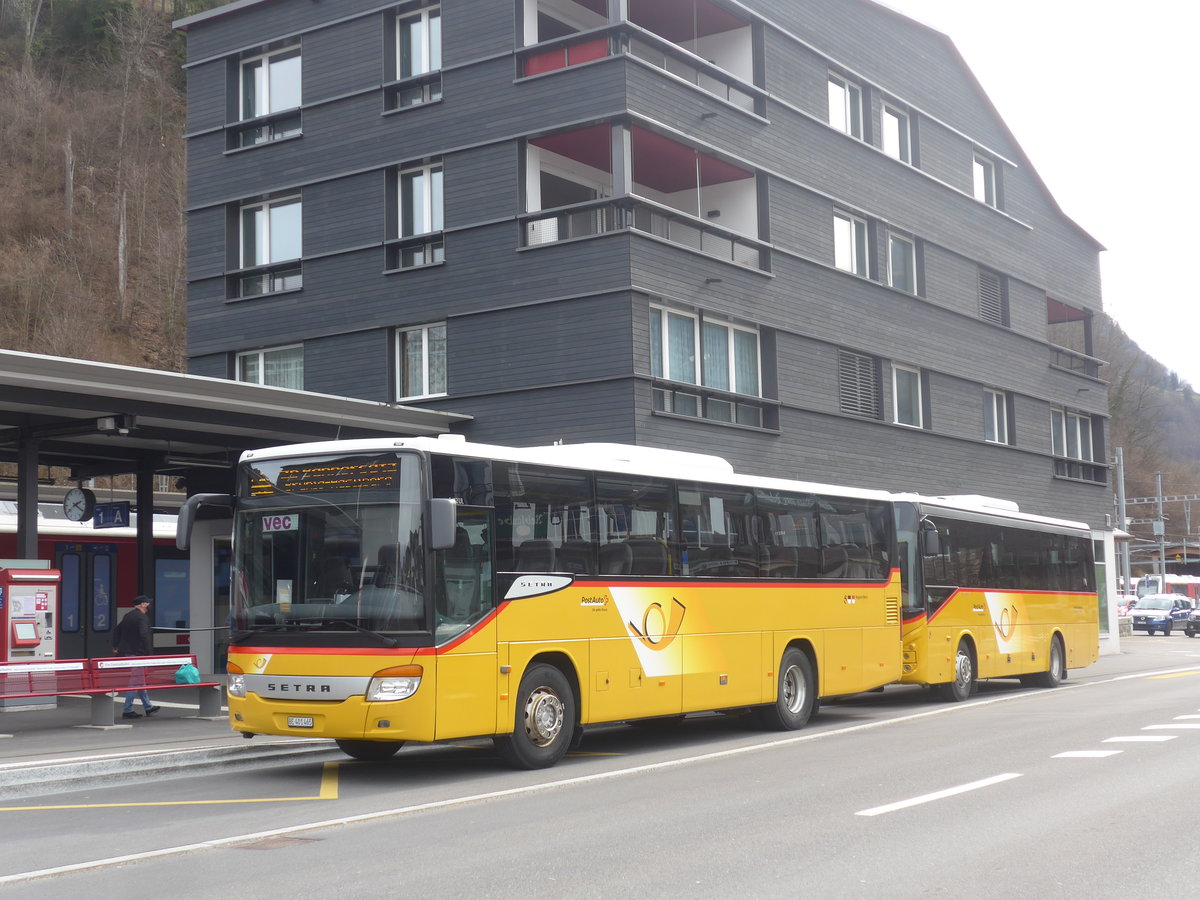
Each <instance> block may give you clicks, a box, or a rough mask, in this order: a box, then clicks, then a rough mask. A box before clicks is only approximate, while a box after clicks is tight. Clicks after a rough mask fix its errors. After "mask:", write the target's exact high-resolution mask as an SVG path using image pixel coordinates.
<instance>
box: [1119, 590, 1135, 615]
mask: <svg viewBox="0 0 1200 900" xmlns="http://www.w3.org/2000/svg"><path fill="white" fill-rule="evenodd" d="M1137 601H1138V598H1137V594H1117V615H1118V616H1127V615H1129V613H1130V611H1131V610H1132V609H1133V608H1134V607H1135V606H1137Z"/></svg>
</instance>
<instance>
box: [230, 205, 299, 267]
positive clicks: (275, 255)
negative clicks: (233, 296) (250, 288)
mask: <svg viewBox="0 0 1200 900" xmlns="http://www.w3.org/2000/svg"><path fill="white" fill-rule="evenodd" d="M293 205H294V206H295V207H296V215H297V217H298V218H297V220H296V230H297V235H298V236H297V244H298V246H297V247H296V250H297V253H296V254H295V255H288V256H281V255H279V252H278V251H277V249H276V247H275V241H274V237H273V235H272V231H273V230H274V226H273V224H272V221H271V212H272V210H276V209H281V208H282V207H285V206H293ZM252 211H262V212H263V213H265V215H264V216H263V218H262V229H261V233H260V232H259V230H257V229H256V231H255V242H254V243H255V251H256V255H255V258H254V259H247V258H246V237H247V235H246V214H247V213H249V212H252ZM303 255H304V206H303V201H302V199H301V197H300V195H299V194H294V195H291V196H287V197H276V198H272V199H270V200H261V201H259V202H257V203H243V204H242V205H241V207H239V208H238V267H239V268H242V269H254V268H258V267H260V266H273V265H276V264H277V263H281V262H289V261H291V260H293V259H300V258H302V256H303Z"/></svg>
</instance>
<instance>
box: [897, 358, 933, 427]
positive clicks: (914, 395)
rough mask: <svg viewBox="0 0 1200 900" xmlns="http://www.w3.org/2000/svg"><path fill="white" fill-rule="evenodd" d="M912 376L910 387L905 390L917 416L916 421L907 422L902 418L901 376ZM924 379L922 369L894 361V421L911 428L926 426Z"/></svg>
mask: <svg viewBox="0 0 1200 900" xmlns="http://www.w3.org/2000/svg"><path fill="white" fill-rule="evenodd" d="M902 375H903V376H911V379H912V380H911V381H910V382H909V385H908V389H907V390H906V391H905V392H904V393H907V394H910V397H909V400H910V401H911V406H912V409H913V411H914V413H915V416H916V421H914V422H906V421H904V420H903V419H901V418H900V397H901V387H900V381H901V376H902ZM924 379H925V373H924V372H922V371H921V370H920V369H916V368H913V367H912V366H902V365H899V364H898V363H892V421H893V422H894V423H895V424H897V425H905V426H907V427H909V428H924V427H925V409H924V402H923V394H924V390H923V388H924Z"/></svg>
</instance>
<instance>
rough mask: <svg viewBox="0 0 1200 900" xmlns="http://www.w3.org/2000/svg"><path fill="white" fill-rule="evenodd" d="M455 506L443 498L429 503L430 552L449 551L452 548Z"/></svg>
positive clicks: (436, 498) (451, 501)
mask: <svg viewBox="0 0 1200 900" xmlns="http://www.w3.org/2000/svg"><path fill="white" fill-rule="evenodd" d="M456 505H457V504H455V502H454V501H453V500H448V499H446V498H444V497H435V498H433V499H432V500H430V501H429V549H430V550H449V549H450V548H451V547H453V546H454V526H455V521H456V519H457V516H456V513H455V506H456Z"/></svg>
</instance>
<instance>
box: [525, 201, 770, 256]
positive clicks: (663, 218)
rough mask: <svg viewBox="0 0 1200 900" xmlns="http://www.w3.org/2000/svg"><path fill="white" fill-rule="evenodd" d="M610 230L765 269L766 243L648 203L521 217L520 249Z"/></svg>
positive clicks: (593, 205)
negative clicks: (649, 237) (639, 233)
mask: <svg viewBox="0 0 1200 900" xmlns="http://www.w3.org/2000/svg"><path fill="white" fill-rule="evenodd" d="M614 231H635V232H642V233H644V234H648V235H652V236H654V237H656V238H661V239H662V240H665V241H669V242H670V243H672V244H678V245H680V246H682V247H686V248H688V249H690V250H695V251H697V252H699V253H703V254H704V255H705V256H711V257H713V258H714V259H720V260H723V261H724V262H730V263H736V264H737V265H740V266H747V267H749V268H753V269H758V270H760V271H768V270H769V247H768V245H766V244H764V243H762V242H760V241H756V240H751V239H749V238H746V237H745V236H743V235H738V234H735V233H733V232H731V231H726V230H725V229H723V228H720V227H719V226H716V225H713V224H711V223H709V222H705V221H703V220H701V219H698V218H696V217H694V216H690V215H687V214H684V213H680V212H678V211H677V210H673V209H671V208H670V207H667V206H662V205H660V204H658V203H654V202H653V201H650V200H641V199H637V198H633V197H626V198H622V199H619V200H597V201H593V202H590V203H577V204H573V205H571V206H565V207H561V208H559V209H553V210H539V211H538V212H536V213H529V214H527V215H524V216H522V217H521V234H522V237H523V239H522V246H525V247H536V246H538V245H541V244H553V243H558V242H561V241H569V240H575V239H578V238H585V237H592V236H594V235H599V234H607V233H609V232H614Z"/></svg>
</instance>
